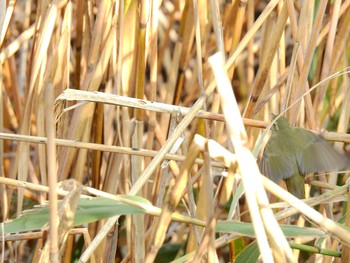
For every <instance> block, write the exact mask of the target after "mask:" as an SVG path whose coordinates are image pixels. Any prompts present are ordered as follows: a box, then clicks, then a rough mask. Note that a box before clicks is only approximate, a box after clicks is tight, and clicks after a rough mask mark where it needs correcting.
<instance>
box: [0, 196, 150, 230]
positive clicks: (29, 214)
mask: <svg viewBox="0 0 350 263" xmlns="http://www.w3.org/2000/svg"><path fill="white" fill-rule="evenodd" d="M123 198H126V199H129V200H130V201H133V202H135V203H139V204H147V205H149V204H150V203H149V202H148V201H147V200H146V199H143V198H141V197H136V196H123ZM143 213H145V211H144V209H142V208H139V207H137V206H133V205H130V204H127V203H124V202H121V201H115V200H112V199H107V198H92V199H87V198H81V199H80V200H79V204H78V207H77V210H76V213H75V218H74V226H77V225H81V224H87V223H91V222H94V221H97V220H100V219H104V218H109V217H112V216H116V215H129V214H143ZM48 222H49V206H48V204H46V205H44V206H39V207H34V208H33V209H31V210H26V211H24V212H23V214H22V215H21V216H20V217H18V218H16V219H14V220H11V221H8V222H6V223H4V229H5V231H4V233H5V234H9V233H17V232H23V231H33V230H40V229H42V228H43V227H44V226H45V225H46V224H48ZM1 231H2V230H1V227H0V233H2V232H1Z"/></svg>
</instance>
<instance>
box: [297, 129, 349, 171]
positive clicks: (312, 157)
mask: <svg viewBox="0 0 350 263" xmlns="http://www.w3.org/2000/svg"><path fill="white" fill-rule="evenodd" d="M295 132H297V133H299V134H298V138H300V139H302V141H303V142H307V143H304V146H303V147H302V149H301V150H300V151H298V152H297V154H296V160H297V163H298V167H299V171H300V173H302V174H307V173H312V172H320V171H325V172H332V171H337V170H340V169H342V168H345V167H346V166H348V165H349V162H350V161H349V159H348V158H347V157H346V156H345V155H343V154H341V153H339V152H338V151H336V150H335V149H334V148H333V146H332V145H331V144H330V143H329V142H327V141H326V140H324V139H322V138H320V137H318V136H316V135H315V134H313V133H312V132H309V131H305V130H302V129H295Z"/></svg>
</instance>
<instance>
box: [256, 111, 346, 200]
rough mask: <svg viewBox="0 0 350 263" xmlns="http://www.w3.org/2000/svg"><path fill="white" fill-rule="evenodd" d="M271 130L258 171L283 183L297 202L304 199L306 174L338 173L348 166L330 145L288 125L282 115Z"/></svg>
mask: <svg viewBox="0 0 350 263" xmlns="http://www.w3.org/2000/svg"><path fill="white" fill-rule="evenodd" d="M274 117H275V116H274ZM271 130H272V134H271V137H270V139H269V141H268V142H267V144H266V146H265V149H264V153H263V156H262V158H261V161H260V163H259V168H260V171H261V173H262V174H264V175H265V176H267V177H268V178H269V179H271V180H272V181H274V182H275V183H279V182H280V181H281V180H284V181H285V182H286V185H287V189H288V191H289V192H290V193H291V194H293V195H294V196H296V197H298V198H300V199H303V198H305V191H304V177H305V175H306V174H308V173H313V172H321V171H324V172H333V171H338V170H340V169H343V168H345V167H347V166H348V165H349V163H350V160H349V159H348V157H347V156H346V155H344V154H341V153H339V152H338V151H336V150H335V149H334V148H333V146H332V145H331V144H330V143H329V142H327V141H326V140H324V139H322V138H320V137H318V136H317V135H315V134H313V133H312V132H310V131H308V130H305V129H302V128H294V127H292V126H290V124H289V123H288V121H287V119H286V118H285V117H283V116H281V117H280V118H279V119H277V120H276V122H275V123H274V124H273V126H272V128H271Z"/></svg>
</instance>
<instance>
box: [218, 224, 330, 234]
mask: <svg viewBox="0 0 350 263" xmlns="http://www.w3.org/2000/svg"><path fill="white" fill-rule="evenodd" d="M280 227H281V229H282V231H283V233H284V235H285V236H287V237H305V236H308V237H321V236H324V235H326V234H325V232H323V231H322V230H320V229H317V228H312V227H298V226H291V225H280ZM216 231H218V232H225V233H227V232H235V233H237V234H240V235H243V236H248V237H255V234H254V229H253V224H251V223H241V222H230V221H221V222H218V224H217V225H216Z"/></svg>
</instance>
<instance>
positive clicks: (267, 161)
mask: <svg viewBox="0 0 350 263" xmlns="http://www.w3.org/2000/svg"><path fill="white" fill-rule="evenodd" d="M293 165H295V160H293V157H290V156H288V155H277V154H269V155H268V156H267V154H266V153H265V152H264V154H263V156H262V158H261V160H260V163H259V168H260V171H261V173H262V174H263V175H265V176H267V177H268V178H270V179H271V180H272V181H274V182H275V183H278V182H280V181H281V180H282V179H287V178H290V177H291V176H292V175H293V174H294V168H293Z"/></svg>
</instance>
